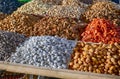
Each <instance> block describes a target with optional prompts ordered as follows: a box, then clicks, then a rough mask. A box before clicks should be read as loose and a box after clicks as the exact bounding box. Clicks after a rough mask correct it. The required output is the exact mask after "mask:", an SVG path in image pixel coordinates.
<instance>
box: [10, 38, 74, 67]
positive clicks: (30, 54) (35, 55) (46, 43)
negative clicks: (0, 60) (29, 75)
mask: <svg viewBox="0 0 120 79" xmlns="http://www.w3.org/2000/svg"><path fill="white" fill-rule="evenodd" d="M75 44H76V42H75V41H72V40H66V39H65V38H60V37H53V36H40V37H39V36H37V37H30V38H29V39H28V40H27V41H26V42H25V43H24V45H21V46H20V47H18V48H17V50H16V53H15V54H13V55H12V56H11V57H10V62H13V63H21V64H30V65H34V66H38V67H49V68H58V69H66V68H68V62H69V59H70V56H71V53H72V50H73V48H74V46H75Z"/></svg>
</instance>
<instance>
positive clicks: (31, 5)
mask: <svg viewBox="0 0 120 79" xmlns="http://www.w3.org/2000/svg"><path fill="white" fill-rule="evenodd" d="M57 1H58V0H57ZM51 6H52V5H50V4H45V3H42V2H41V0H32V1H30V2H28V3H26V4H24V5H23V6H21V7H20V8H18V10H17V11H16V12H21V13H27V14H35V15H46V12H47V11H48V9H49V8H50V7H51Z"/></svg>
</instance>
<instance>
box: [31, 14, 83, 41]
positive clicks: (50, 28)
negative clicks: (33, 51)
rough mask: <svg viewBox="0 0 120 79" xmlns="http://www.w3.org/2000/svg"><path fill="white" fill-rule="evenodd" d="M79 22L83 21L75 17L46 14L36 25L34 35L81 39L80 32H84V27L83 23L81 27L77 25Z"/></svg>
mask: <svg viewBox="0 0 120 79" xmlns="http://www.w3.org/2000/svg"><path fill="white" fill-rule="evenodd" d="M79 23H81V21H80V20H77V19H74V18H68V17H66V18H63V17H49V16H46V17H44V18H43V19H41V20H40V21H38V22H37V23H36V24H35V25H34V28H33V30H35V32H34V34H33V35H40V36H42V35H50V36H59V37H64V38H67V39H72V40H75V39H81V37H80V35H78V34H79V32H81V33H82V32H83V29H84V28H82V25H81V29H78V28H77V27H76V26H77V25H78V24H79ZM83 26H84V25H83ZM75 28H76V29H75Z"/></svg>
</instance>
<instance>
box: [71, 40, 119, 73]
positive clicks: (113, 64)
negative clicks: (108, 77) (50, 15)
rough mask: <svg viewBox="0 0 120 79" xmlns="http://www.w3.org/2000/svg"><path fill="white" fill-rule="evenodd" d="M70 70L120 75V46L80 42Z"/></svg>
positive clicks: (75, 49) (74, 53)
mask: <svg viewBox="0 0 120 79" xmlns="http://www.w3.org/2000/svg"><path fill="white" fill-rule="evenodd" d="M69 68H70V69H72V70H79V71H85V72H94V73H102V74H112V75H120V45H119V44H117V43H114V44H102V43H99V44H92V43H84V42H78V43H77V45H76V47H75V48H74V52H73V54H72V57H71V61H70V63H69Z"/></svg>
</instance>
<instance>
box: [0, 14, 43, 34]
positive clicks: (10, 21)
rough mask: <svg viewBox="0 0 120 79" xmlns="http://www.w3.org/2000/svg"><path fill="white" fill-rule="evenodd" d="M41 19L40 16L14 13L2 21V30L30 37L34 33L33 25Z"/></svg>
mask: <svg viewBox="0 0 120 79" xmlns="http://www.w3.org/2000/svg"><path fill="white" fill-rule="evenodd" d="M41 18H42V17H40V16H34V15H30V14H21V13H13V14H12V15H9V16H8V17H7V18H5V19H4V20H2V21H0V30H5V31H10V32H17V33H20V34H25V35H26V36H29V35H32V33H33V25H34V24H35V23H36V22H37V20H39V19H41Z"/></svg>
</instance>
